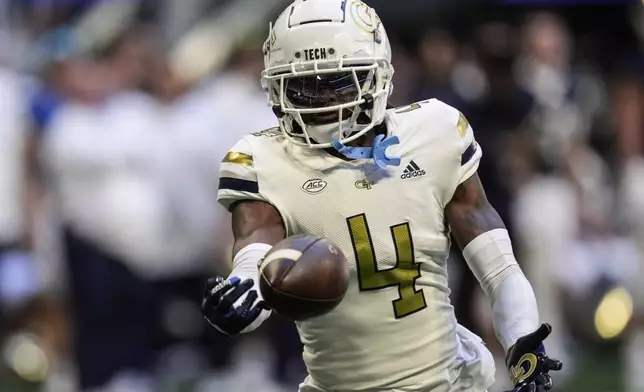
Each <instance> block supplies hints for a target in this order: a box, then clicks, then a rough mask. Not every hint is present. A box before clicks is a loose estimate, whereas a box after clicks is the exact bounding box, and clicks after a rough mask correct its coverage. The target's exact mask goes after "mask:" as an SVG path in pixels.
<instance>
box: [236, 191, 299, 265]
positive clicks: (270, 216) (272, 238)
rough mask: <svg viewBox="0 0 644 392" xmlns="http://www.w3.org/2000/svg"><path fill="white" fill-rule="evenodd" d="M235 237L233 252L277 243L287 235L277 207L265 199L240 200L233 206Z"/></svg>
mask: <svg viewBox="0 0 644 392" xmlns="http://www.w3.org/2000/svg"><path fill="white" fill-rule="evenodd" d="M231 212H232V227H233V235H234V237H235V245H234V247H233V254H236V253H237V252H238V251H239V250H240V249H243V248H244V247H246V246H248V245H250V244H254V243H262V244H268V245H275V244H277V243H278V242H280V241H281V240H283V239H284V238H285V237H286V229H285V226H284V221H283V220H282V216H281V215H280V213H279V211H278V210H277V208H275V207H274V206H273V205H272V204H269V203H267V202H264V201H252V200H249V201H238V202H236V203H234V204H233V205H232V206H231Z"/></svg>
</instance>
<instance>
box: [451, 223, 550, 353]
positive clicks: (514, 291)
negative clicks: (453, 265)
mask: <svg viewBox="0 0 644 392" xmlns="http://www.w3.org/2000/svg"><path fill="white" fill-rule="evenodd" d="M463 256H464V257H465V260H466V261H467V264H468V265H469V267H470V269H471V270H472V272H473V273H474V275H475V276H476V278H477V279H478V281H479V283H480V284H481V287H482V288H483V290H484V291H485V293H486V294H487V296H488V297H489V298H490V300H491V302H492V311H493V314H494V330H495V332H496V337H497V339H498V340H499V342H500V343H501V345H503V348H504V349H505V351H506V352H507V351H508V350H509V349H510V348H511V347H512V345H513V344H514V343H516V341H517V340H518V339H519V338H521V337H523V336H525V335H528V334H530V333H532V332H534V331H536V330H537V328H538V327H539V310H538V308H537V300H536V298H535V296H534V291H533V290H532V286H531V285H530V282H528V280H527V279H526V277H525V275H524V274H523V272H522V271H521V268H519V265H518V264H517V262H516V259H515V258H514V253H513V252H512V244H511V242H510V237H509V235H508V232H507V230H505V229H495V230H491V231H488V232H486V233H483V234H481V235H480V236H478V237H476V238H475V239H474V240H472V241H471V242H470V243H469V244H468V245H467V246H466V247H465V249H463Z"/></svg>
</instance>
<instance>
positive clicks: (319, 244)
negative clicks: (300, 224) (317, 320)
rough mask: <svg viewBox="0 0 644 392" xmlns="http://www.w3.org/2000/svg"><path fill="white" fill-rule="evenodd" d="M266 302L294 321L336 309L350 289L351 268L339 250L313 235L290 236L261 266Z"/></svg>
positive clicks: (269, 254)
mask: <svg viewBox="0 0 644 392" xmlns="http://www.w3.org/2000/svg"><path fill="white" fill-rule="evenodd" d="M259 275H260V278H259V287H260V291H261V293H262V296H263V297H264V301H265V302H266V303H267V304H268V306H270V307H271V309H273V310H274V311H275V312H276V313H277V314H279V315H281V316H283V317H286V318H288V319H291V320H294V321H303V320H306V319H310V318H313V317H317V316H321V315H323V314H325V313H328V312H330V311H331V310H333V309H334V308H335V307H336V306H338V304H339V303H340V302H341V301H342V298H344V294H345V293H346V291H347V288H348V287H349V267H348V264H347V259H346V258H345V256H344V254H343V253H342V251H340V249H339V248H338V247H337V246H335V245H334V244H332V243H331V242H330V241H329V240H326V239H324V238H320V237H315V236H311V235H296V236H292V237H288V238H286V239H284V240H282V241H281V242H280V243H278V244H277V245H275V246H274V247H273V248H272V249H271V250H270V252H268V254H266V257H265V258H264V260H263V261H262V262H261V263H260V265H259Z"/></svg>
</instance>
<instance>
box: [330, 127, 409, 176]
mask: <svg viewBox="0 0 644 392" xmlns="http://www.w3.org/2000/svg"><path fill="white" fill-rule="evenodd" d="M399 143H400V140H399V139H398V136H390V137H388V138H386V139H385V135H378V136H376V138H375V139H374V141H373V146H371V147H348V146H345V145H344V144H342V143H341V142H340V141H339V140H333V141H332V142H331V145H332V146H333V148H335V149H336V150H338V152H339V153H340V154H342V155H344V156H345V157H347V158H349V159H371V158H373V160H374V161H375V162H376V165H378V167H380V168H381V169H386V167H387V165H390V166H399V165H400V158H398V157H394V156H389V155H388V154H387V152H386V150H387V148H388V147H391V146H393V145H396V144H399Z"/></svg>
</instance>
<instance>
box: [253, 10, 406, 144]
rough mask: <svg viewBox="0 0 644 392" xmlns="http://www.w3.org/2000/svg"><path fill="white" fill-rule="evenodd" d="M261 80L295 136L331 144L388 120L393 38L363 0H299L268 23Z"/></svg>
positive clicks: (284, 124) (283, 124)
mask: <svg viewBox="0 0 644 392" xmlns="http://www.w3.org/2000/svg"><path fill="white" fill-rule="evenodd" d="M263 50H264V65H265V69H264V71H263V72H262V85H263V87H264V89H265V90H266V91H267V93H268V101H269V104H270V105H271V106H272V107H273V110H274V111H275V114H276V115H277V116H278V118H279V123H280V128H281V129H282V132H283V133H284V134H285V135H286V137H287V138H288V139H290V140H291V141H292V142H293V143H295V144H298V145H302V146H308V147H311V148H329V147H331V141H333V140H339V141H340V142H341V143H347V142H350V141H352V140H355V139H357V138H359V137H360V136H361V135H363V134H365V133H366V132H367V131H369V130H370V129H372V128H373V127H374V126H376V125H378V124H380V123H381V122H382V121H383V120H384V116H385V111H386V109H387V100H388V99H389V96H390V95H391V92H392V89H393V87H392V83H391V79H392V76H393V73H394V70H393V67H392V65H391V45H390V44H389V39H388V38H387V33H386V32H385V29H384V27H383V25H382V22H381V21H380V18H379V17H378V15H376V12H375V11H374V10H373V9H372V8H370V7H369V6H367V5H366V4H365V3H363V2H362V1H360V0H296V1H295V2H293V3H292V4H291V5H290V6H288V8H286V10H284V12H282V14H281V15H280V16H279V17H278V18H277V21H276V22H275V24H274V25H273V24H271V26H270V34H269V36H268V39H267V40H266V42H265V43H264V48H263Z"/></svg>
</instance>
